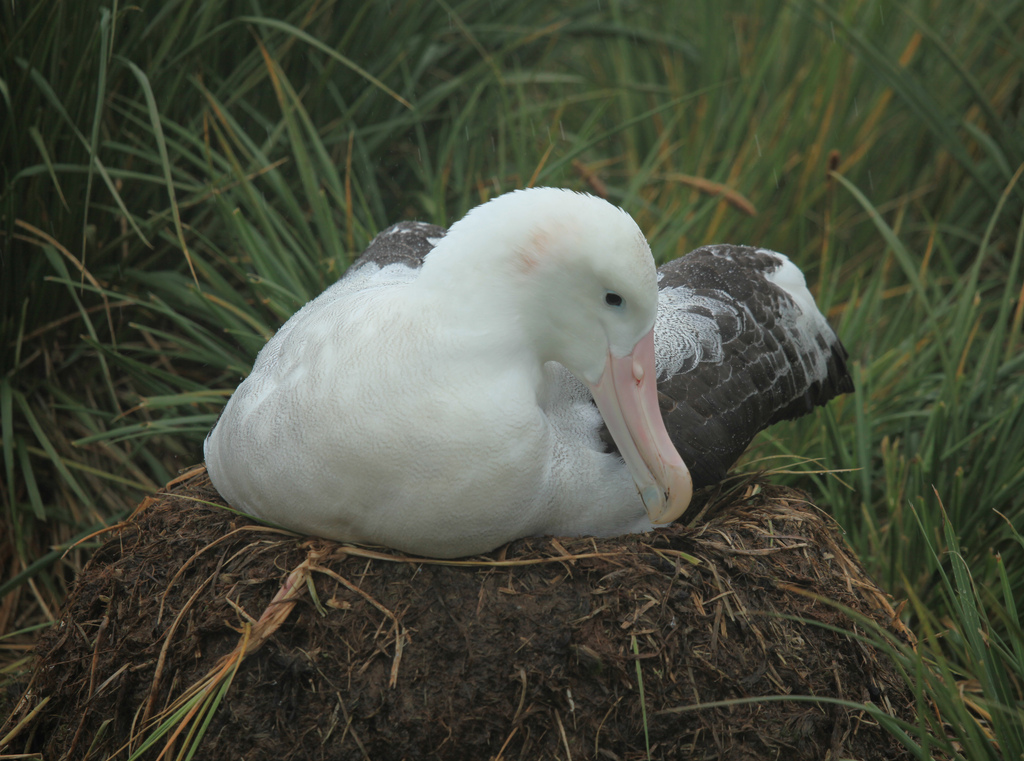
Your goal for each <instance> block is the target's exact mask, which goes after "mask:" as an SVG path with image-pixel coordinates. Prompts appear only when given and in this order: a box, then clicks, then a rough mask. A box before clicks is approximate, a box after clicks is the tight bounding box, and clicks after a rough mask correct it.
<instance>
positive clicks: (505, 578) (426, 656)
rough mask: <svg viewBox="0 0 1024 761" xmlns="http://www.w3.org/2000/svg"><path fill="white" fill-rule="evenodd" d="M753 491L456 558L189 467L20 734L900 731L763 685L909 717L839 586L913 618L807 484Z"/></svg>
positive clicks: (120, 743)
mask: <svg viewBox="0 0 1024 761" xmlns="http://www.w3.org/2000/svg"><path fill="white" fill-rule="evenodd" d="M736 491H737V490H734V493H733V494H732V495H731V496H729V497H728V498H719V499H718V500H717V501H714V500H713V502H712V505H711V509H710V510H709V511H708V513H707V515H709V516H710V517H709V518H706V521H705V522H703V523H701V525H700V526H698V527H695V528H687V527H682V526H673V527H670V528H667V529H661V530H658V531H656V532H654V533H652V534H649V535H641V536H629V537H621V538H616V539H598V540H595V539H590V538H584V539H564V538H563V539H553V538H550V537H542V538H534V539H527V540H522V541H518V542H514V543H513V544H511V545H508V546H507V547H504V548H502V549H500V550H497V551H495V552H493V553H491V554H489V555H487V556H483V557H479V558H475V559H472V560H468V561H462V562H458V561H455V562H452V561H447V562H439V561H428V560H423V559H420V558H410V557H406V556H402V555H400V554H399V553H395V552H390V551H387V550H380V551H371V550H367V549H366V548H357V547H351V546H346V545H343V544H338V543H335V542H330V541H326V540H321V539H309V538H299V537H296V536H294V535H292V534H289V533H287V532H283V531H278V530H275V529H271V528H268V527H264V526H258V525H256V524H254V523H252V522H251V521H249V520H248V519H246V518H244V517H242V516H239V515H237V514H234V513H232V512H230V511H227V510H223V509H220V508H219V507H217V506H216V505H217V504H223V503H222V502H221V501H220V499H219V497H218V495H217V493H216V491H215V490H214V489H213V487H212V486H211V485H210V482H209V479H208V478H207V477H206V474H205V471H202V470H201V469H200V470H198V471H194V472H192V473H190V474H186V476H183V477H182V478H179V479H177V480H176V481H175V482H172V484H170V485H169V486H168V489H167V493H164V494H161V495H160V496H159V497H158V498H149V499H147V500H146V501H145V502H144V503H143V504H142V505H141V506H140V508H139V510H137V511H136V513H135V515H133V516H132V518H131V519H130V520H129V521H127V522H126V523H125V524H124V525H123V526H122V527H121V528H120V530H119V531H118V532H117V533H116V534H115V535H113V536H112V538H110V539H109V540H108V541H107V542H106V544H105V545H104V546H103V547H102V549H100V550H99V551H98V552H97V553H96V554H95V556H94V557H93V559H92V560H91V561H90V564H89V566H88V567H87V568H86V570H85V572H84V573H83V574H82V576H81V578H80V579H79V580H78V582H77V584H76V588H75V590H74V592H73V593H72V595H71V597H70V598H69V600H68V602H67V605H66V606H65V609H64V611H63V613H62V616H61V618H60V621H59V622H58V624H57V625H56V626H54V627H53V629H52V630H51V631H50V632H48V634H47V635H46V636H45V638H44V639H43V641H42V643H41V645H40V647H39V649H38V658H37V665H36V667H35V669H34V671H33V674H32V676H31V681H30V683H29V684H28V685H27V688H26V689H25V692H24V694H23V696H22V697H21V699H20V701H18V703H17V706H16V708H15V711H14V713H13V714H12V716H11V717H9V718H8V719H7V722H6V726H5V727H4V728H3V730H0V737H3V736H4V735H8V734H9V733H10V732H11V730H12V729H13V730H14V731H15V734H14V736H13V738H12V739H11V740H10V742H9V743H8V747H7V748H6V750H5V752H7V753H11V752H16V753H17V752H22V753H42V754H43V757H45V758H47V759H60V758H68V759H80V758H97V759H99V758H106V757H108V756H111V755H114V754H116V757H118V758H127V757H128V756H129V755H130V753H131V752H133V751H136V750H138V749H139V748H140V747H142V746H143V744H144V742H145V741H146V738H147V737H150V738H153V737H154V736H155V735H156V734H159V733H158V732H155V730H156V729H157V728H158V727H160V726H163V727H164V729H165V730H166V731H165V732H164V734H163V735H162V736H160V737H159V739H158V740H157V741H155V742H154V743H153V744H152V746H151V747H150V748H149V750H147V751H145V752H144V753H143V756H142V757H145V758H156V757H157V756H158V755H159V754H160V753H161V751H165V750H166V751H167V752H166V753H165V754H164V756H163V757H164V758H175V757H178V754H179V753H183V752H186V751H187V750H188V749H189V748H191V747H192V745H193V744H194V743H195V737H196V733H197V730H198V729H199V728H200V727H201V726H202V725H203V723H204V722H208V724H207V726H206V727H205V735H204V736H203V737H202V740H201V743H200V744H199V745H198V751H197V752H196V756H195V757H196V758H225V759H227V758H230V759H276V760H280V761H284V760H285V759H306V758H311V759H321V758H322V759H367V758H368V759H373V761H380V760H387V759H418V758H441V759H449V758H450V759H497V758H500V759H531V760H532V759H548V758H562V759H568V758H572V759H586V758H606V759H623V760H625V759H642V758H648V744H649V754H650V756H649V757H650V758H654V759H661V758H664V759H676V758H678V759H705V758H729V759H766V758H769V759H770V758H781V759H805V758H806V759H815V760H817V759H822V758H839V757H853V758H858V759H865V760H867V759H894V758H901V757H904V755H905V754H904V751H903V750H902V748H901V747H900V746H899V745H898V744H897V743H896V742H895V741H894V740H893V739H892V738H891V736H890V735H889V734H888V733H887V732H885V731H884V730H883V729H882V728H881V727H880V726H879V725H878V724H877V722H876V721H875V719H874V718H872V716H871V714H870V712H868V711H865V710H863V709H861V708H851V707H847V706H841V705H838V704H836V703H834V702H819V701H798V700H778V699H775V700H770V701H762V700H753V701H750V700H744V699H750V698H757V697H760V696H780V695H782V696H785V695H793V696H817V697H820V698H838V699H842V700H846V701H853V702H855V703H860V704H863V705H873V706H875V707H876V708H877V709H880V710H882V711H884V712H886V713H888V714H889V715H891V716H896V717H900V718H904V719H911V718H912V698H911V696H910V694H909V693H908V692H907V690H906V688H905V687H904V684H903V682H902V680H901V679H900V677H899V675H898V674H897V673H896V672H895V671H894V669H893V668H892V666H891V665H890V663H889V661H888V659H887V658H886V656H885V655H884V654H881V653H879V652H877V651H876V650H875V649H874V648H872V647H871V646H870V645H867V644H864V642H863V641H862V640H861V639H860V638H859V637H858V636H856V635H857V633H858V632H862V629H861V628H860V627H859V626H858V625H857V624H856V623H855V622H854V621H853V620H852V619H851V618H849V617H848V616H846V615H845V614H844V613H842V612H840V611H839V610H838V609H837V608H836V607H834V606H832V605H830V604H828V603H827V602H825V601H823V600H831V601H835V602H838V603H840V604H841V605H843V606H846V607H848V608H850V609H852V610H855V611H857V612H858V613H860V614H861V615H863V616H866V617H870V618H873V619H874V620H875V621H877V622H878V623H879V624H880V625H881V626H882V627H883V628H884V629H887V630H888V631H889V632H891V633H893V634H894V635H896V636H898V637H901V638H903V639H904V640H907V639H908V638H909V637H910V636H911V635H910V633H909V632H908V631H906V630H905V629H904V628H903V627H902V625H901V624H900V623H899V622H898V620H897V619H896V617H895V615H894V613H893V609H892V607H891V606H890V604H889V601H888V599H887V598H886V596H885V595H884V593H882V592H881V591H880V590H879V589H878V588H877V587H876V586H875V584H874V583H873V582H872V581H871V580H870V579H869V578H868V577H867V575H866V574H865V573H864V571H863V569H862V568H861V567H860V565H859V563H858V562H857V561H856V560H855V559H854V558H853V557H852V556H851V554H850V552H849V551H848V550H847V549H846V548H845V546H844V545H843V543H842V541H841V539H840V538H839V536H838V534H837V531H836V529H835V527H834V525H833V524H832V523H831V521H830V520H829V519H828V518H827V517H825V516H823V515H822V514H821V513H820V512H819V511H818V510H816V509H815V508H814V507H813V506H812V505H810V504H809V503H808V501H807V498H806V496H805V495H803V494H801V493H800V492H797V491H794V490H792V489H787V488H782V487H775V486H769V485H763V484H760V485H759V484H747V485H745V486H744V487H743V488H741V489H739V490H738V493H736ZM204 503H208V504H204ZM807 593H812V595H808V594H807ZM819 598H822V599H819ZM796 619H805V620H806V621H800V620H796ZM808 622H811V623H808ZM813 622H817V624H815V623H813ZM820 624H825V625H826V626H821V625H820ZM735 699H740V702H735V703H732V704H729V705H725V706H717V707H710V708H694V706H696V705H698V704H707V703H713V702H715V701H723V700H724V701H729V700H735ZM176 701H177V702H176ZM218 701H219V704H218ZM168 745H169V747H165V746H168Z"/></svg>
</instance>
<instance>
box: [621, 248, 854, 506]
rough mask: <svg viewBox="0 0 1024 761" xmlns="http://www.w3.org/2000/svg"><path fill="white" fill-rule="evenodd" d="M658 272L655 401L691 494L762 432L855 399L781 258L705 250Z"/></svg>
mask: <svg viewBox="0 0 1024 761" xmlns="http://www.w3.org/2000/svg"><path fill="white" fill-rule="evenodd" d="M658 272H659V288H660V292H659V307H658V319H657V323H656V325H655V344H656V352H657V367H658V390H659V398H660V401H661V404H662V414H663V417H664V420H665V425H666V427H667V428H668V432H669V435H670V436H671V438H672V441H673V442H674V443H675V445H676V447H677V449H678V450H679V454H680V455H681V456H682V458H683V460H684V461H685V462H686V463H687V465H688V467H689V468H690V471H691V474H692V476H693V480H694V486H697V487H699V486H707V485H710V484H714V483H718V482H719V481H721V480H722V479H723V478H724V477H725V475H726V473H727V472H728V470H729V468H730V467H732V465H733V464H734V463H735V462H736V460H737V459H739V457H740V455H741V454H743V451H744V450H745V449H746V448H747V446H748V445H749V444H750V442H751V441H752V440H753V438H754V436H755V435H756V434H757V433H758V432H759V431H761V430H762V429H764V428H767V427H768V426H770V425H772V424H773V423H776V422H778V421H780V420H787V419H790V418H795V417H799V416H801V415H805V414H807V413H808V412H810V411H811V410H812V409H814V407H815V406H817V405H821V404H825V403H826V402H827V401H828V400H829V399H832V398H833V397H835V396H837V395H839V394H842V393H846V392H849V391H852V390H853V381H852V379H851V378H850V374H849V372H848V370H847V367H846V357H847V354H846V350H845V349H844V348H843V345H842V344H841V343H840V341H839V339H838V338H837V337H836V334H835V332H834V331H833V330H832V328H831V327H830V326H829V324H828V322H827V321H826V320H825V318H824V316H823V315H822V314H821V313H820V312H819V311H818V309H817V307H816V306H815V305H814V303H813V299H812V298H811V296H810V293H809V292H807V290H806V288H805V287H804V285H803V275H802V274H801V273H800V271H799V270H798V269H796V267H795V265H793V264H792V263H791V262H789V260H788V259H786V258H785V257H784V256H782V255H780V254H776V253H774V252H771V251H767V250H765V249H757V248H752V247H748V246H706V247H704V248H700V249H697V250H696V251H693V252H692V253H690V254H688V255H687V256H684V257H682V258H680V259H677V260H675V261H672V262H669V263H668V264H665V265H663V266H662V267H661V268H660V269H659V270H658ZM604 439H605V441H606V442H610V441H611V437H610V436H608V435H604Z"/></svg>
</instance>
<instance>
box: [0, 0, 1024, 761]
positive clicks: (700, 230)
mask: <svg viewBox="0 0 1024 761" xmlns="http://www.w3.org/2000/svg"><path fill="white" fill-rule="evenodd" d="M1022 29H1024V11H1022V9H1021V7H1020V4H1019V3H1016V2H990V3H962V2H954V0H913V1H912V2H908V3H898V4H897V3H892V2H888V0H862V1H860V2H853V3H845V4H833V3H827V2H815V1H814V0H791V1H790V2H783V1H782V0H778V1H773V0H760V1H759V2H757V3H754V4H750V3H738V2H735V3H725V4H717V5H711V4H707V5H705V4H696V3H685V4H684V3H677V4H666V5H664V6H663V7H662V6H643V5H633V4H629V3H624V2H601V3H591V4H576V3H573V4H564V7H559V6H557V5H555V6H552V4H550V3H540V2H533V0H528V1H527V2H524V3H516V4H504V5H502V4H477V3H471V2H465V3H437V4H426V3H416V2H412V1H411V0H406V1H405V2H403V1H401V0H393V1H392V2H390V3H367V4H363V5H362V6H361V7H359V8H358V9H355V8H349V7H348V6H347V5H346V4H342V3H338V2H331V1H330V0H327V1H320V2H314V1H313V0H303V1H301V2H297V3H286V4H278V3H273V2H271V3H262V4H260V5H259V10H256V6H252V5H248V4H241V3H234V2H230V1H229V0H214V1H213V2H206V3H203V4H202V5H201V7H198V6H197V7H193V6H192V5H190V4H187V3H180V4H176V3H166V4H159V5H157V4H143V5H141V6H126V5H124V4H121V3H117V2H109V3H102V2H80V3H36V4H23V3H15V4H11V3H5V4H3V5H2V6H0V109H2V110H3V111H4V113H3V116H2V118H0V268H2V278H0V299H2V301H3V310H2V317H0V320H2V321H0V428H2V436H3V452H2V459H3V471H2V472H3V478H2V481H3V488H2V489H0V492H2V496H0V499H2V508H3V517H2V518H0V536H2V539H0V565H2V567H3V568H4V575H3V581H2V582H0V600H2V603H0V631H2V632H13V633H14V634H13V635H12V636H7V637H5V638H4V639H2V640H0V653H2V654H3V659H4V663H5V664H16V663H20V662H21V661H20V660H19V659H20V658H21V657H23V654H24V647H25V646H26V644H27V643H28V642H29V641H30V639H31V637H32V636H33V633H32V632H31V631H29V630H30V629H32V628H33V627H34V626H35V625H37V624H38V623H40V622H43V621H46V620H52V619H53V615H54V612H55V611H56V609H57V608H58V607H59V605H60V602H61V600H62V598H63V596H64V594H65V585H66V583H67V581H68V580H69V579H70V577H71V575H72V574H73V573H74V572H75V571H76V570H77V569H78V568H80V567H81V564H82V563H83V562H84V560H85V558H86V557H87V555H88V551H89V546H88V545H79V546H78V547H77V548H76V549H74V550H72V551H71V552H70V553H68V554H66V555H65V554H64V552H65V550H66V549H67V548H69V547H71V546H72V545H73V544H74V542H75V541H76V540H77V539H79V538H81V537H85V536H88V535H89V534H90V533H91V532H93V531H94V530H96V529H97V528H99V527H101V526H103V525H107V524H110V523H111V522H113V521H115V520H117V519H118V518H120V517H122V516H123V515H125V514H126V511H127V510H129V509H130V508H131V507H132V506H134V504H135V503H136V502H137V501H138V499H139V498H140V497H141V496H142V495H144V494H145V493H147V492H150V491H152V490H153V489H154V488H155V487H156V485H157V484H160V483H163V482H165V481H167V480H169V479H170V478H171V477H172V476H173V474H174V473H175V472H176V471H177V470H178V469H180V468H182V467H185V466H187V465H190V464H192V463H194V462H197V461H198V460H199V459H201V450H200V442H201V440H202V437H203V435H204V434H205V432H206V431H207V430H208V429H209V427H210V426H211V425H212V423H213V421H214V420H215V418H216V415H217V413H218V410H219V408H220V406H221V405H222V404H223V402H224V401H225V400H226V398H227V396H228V394H229V393H230V391H231V389H232V388H233V387H234V386H235V385H236V383H237V381H238V379H239V378H240V377H242V376H244V374H245V373H246V372H247V371H248V368H249V366H250V363H251V361H252V359H253V357H254V356H255V353H256V352H257V351H258V349H259V348H260V346H262V344H263V343H264V341H265V340H266V339H267V337H268V336H270V335H271V334H272V333H273V331H274V330H275V329H276V327H277V326H278V325H279V324H280V323H281V322H282V321H283V320H284V319H286V318H287V316H288V315H290V314H291V313H292V312H293V311H295V309H297V308H298V307H299V306H300V305H301V304H302V303H304V302H305V301H306V300H308V299H309V298H310V297H312V296H313V295H315V294H316V293H318V292H319V291H321V290H322V289H323V288H324V287H325V286H326V285H327V284H328V283H330V282H331V281H332V280H334V279H335V278H337V277H338V276H339V275H340V274H341V273H342V272H343V271H344V269H345V267H346V266H347V263H348V262H349V261H351V259H352V258H353V257H354V256H355V255H356V254H358V252H359V251H361V249H362V247H363V246H365V244H366V243H367V242H368V241H369V240H370V238H371V237H372V236H373V235H374V233H375V232H377V231H378V230H380V229H382V228H383V227H384V226H385V225H387V224H389V223H391V222H393V221H395V220H397V219H401V218H408V217H415V218H419V219H424V220H427V221H431V222H435V223H439V224H448V223H450V222H452V221H453V220H455V219H457V218H458V217H459V216H460V215H461V214H462V213H463V212H464V211H465V210H466V209H468V208H469V207H471V206H473V205H475V204H476V203H478V202H479V201H481V200H484V199H486V198H488V197H491V196H493V195H496V194H498V193H500V192H502V191H505V190H509V189H512V188H515V187H521V186H524V185H527V184H538V185H539V184H551V185H564V186H570V187H575V188H579V189H587V190H591V191H592V192H598V193H600V194H602V195H606V196H607V197H608V198H610V200H612V201H614V202H616V203H619V204H621V205H623V206H624V207H625V208H626V209H627V210H629V211H630V212H631V213H633V214H634V216H635V217H636V218H637V220H638V222H639V223H640V225H641V227H642V228H643V229H644V230H645V231H646V232H647V233H648V237H649V238H650V240H651V243H652V248H653V249H654V251H655V254H656V256H657V257H658V258H659V259H661V260H666V259H669V258H671V257H674V256H677V255H679V254H682V253H685V252H686V251H688V250H690V249H692V248H694V247H696V246H698V245H700V244H703V243H708V242H713V241H727V242H735V243H756V244H758V245H763V246H767V247H770V248H774V249H776V250H779V251H782V252H784V253H787V254H789V255H790V256H791V257H792V258H794V260H796V261H797V262H798V263H799V264H800V265H801V266H802V267H803V268H804V270H805V272H807V274H808V279H809V281H810V282H811V283H812V286H813V288H814V289H815V291H816V295H817V297H818V299H819V303H821V304H822V306H823V308H824V309H825V310H826V311H827V312H828V313H829V315H830V316H831V317H832V319H833V321H834V322H835V324H836V325H837V328H838V330H839V333H840V335H841V336H842V338H843V340H844V341H845V343H846V344H847V346H848V348H849V349H850V351H851V354H852V358H853V368H854V373H855V380H856V382H857V391H856V393H855V394H853V395H851V396H849V397H847V398H845V399H842V400H839V401H837V402H835V403H833V404H832V405H831V406H830V407H829V408H827V409H825V410H823V411H822V412H820V413H819V414H816V415H814V416H812V417H809V418H807V419H804V420H801V421H795V422H794V423H792V424H788V425H785V426H779V427H776V428H775V429H773V430H772V431H770V432H767V433H766V434H765V435H763V436H762V437H761V439H760V440H759V443H758V445H757V446H756V448H755V451H754V452H753V453H752V454H751V458H759V457H765V456H768V457H771V456H775V455H780V454H784V455H791V456H793V457H794V463H796V464H795V465H794V466H793V468H792V469H794V470H803V471H805V473H804V474H803V475H791V476H787V478H788V479H789V480H790V481H793V482H797V483H800V484H802V485H804V486H808V485H810V487H809V488H813V489H814V490H815V491H816V492H817V493H818V494H821V495H823V497H824V499H823V501H824V502H826V503H827V504H828V505H829V507H830V508H831V509H832V511H833V513H834V514H835V515H836V516H837V518H838V519H839V521H840V523H841V525H843V526H844V528H845V529H846V531H847V537H848V539H849V541H850V543H851V544H852V545H853V546H854V547H855V548H856V549H857V550H858V552H859V553H860V555H861V556H862V558H863V559H864V560H865V562H866V564H867V565H868V567H869V569H870V570H871V571H872V573H874V574H875V575H876V577H877V578H878V579H879V580H880V581H881V582H882V583H883V585H884V586H886V587H888V588H889V589H892V590H893V592H894V594H896V595H897V596H898V597H901V598H907V599H909V600H910V604H909V605H908V608H907V609H906V614H907V615H908V616H909V617H910V619H911V621H912V623H913V624H914V626H915V627H917V628H922V629H923V631H922V635H923V636H922V647H921V649H920V652H919V653H918V654H917V655H915V656H912V657H913V658H917V659H918V660H917V661H916V665H915V666H914V668H910V667H908V674H914V675H916V676H915V678H918V679H920V680H921V682H920V683H921V684H926V685H930V686H928V687H927V688H922V690H923V691H922V709H923V708H924V705H925V704H926V703H927V702H928V701H932V703H934V704H935V705H937V706H938V710H939V715H940V716H941V717H942V720H941V721H942V722H945V724H943V725H942V726H944V727H945V728H946V730H947V731H948V732H950V733H951V735H952V736H955V737H956V738H957V742H958V743H959V745H957V746H953V745H947V746H944V749H943V752H944V753H945V754H946V755H951V756H954V755H956V754H958V753H960V754H964V755H966V756H969V757H971V758H983V757H993V758H998V757H999V756H1000V754H1002V755H1003V757H1006V758H1011V757H1014V756H1013V754H1012V753H1011V752H1010V751H1011V750H1013V749H1014V748H1016V749H1019V748H1020V738H1019V737H1018V736H1017V733H1016V732H1015V731H1014V730H1013V726H1014V721H1015V720H1016V721H1017V722H1018V723H1017V726H1019V719H1020V710H1021V708H1020V701H1021V700H1022V697H1024V696H1022V691H1021V686H1020V685H1021V683H1022V679H1024V639H1022V637H1021V629H1020V619H1019V616H1018V609H1019V607H1020V600H1021V595H1022V589H1024V553H1022V552H1021V546H1020V544H1021V539H1020V537H1021V533H1022V532H1024V498H1022V497H1021V490H1022V486H1024V411H1022V410H1024V359H1022V357H1024V352H1022V348H1024V340H1022V323H1024V298H1022V296H1024V276H1022V257H1024V253H1022V251H1024V184H1022V181H1021V173H1022V169H1021V168H1022V166H1024V137H1022V134H1024V132H1022V130H1021V109H1020V102H1021V87H1022V84H1021V75H1020V72H1021V70H1022V63H1024V38H1022V32H1021V30H1022ZM806 458H809V459H810V460H813V462H811V463H809V464H806V465H800V464H799V463H800V462H802V461H803V460H804V459H806ZM822 466H825V467H826V468H828V469H834V470H843V469H850V472H847V473H838V474H835V475H827V474H822V473H818V472H814V471H819V470H821V469H822ZM979 631H980V632H983V635H978V634H977V633H978V632H979ZM18 632H22V633H21V634H18ZM978 636H981V637H982V638H981V639H980V640H978V639H977V637H978ZM907 657H911V656H907ZM993 669H995V671H996V672H998V673H992V670H993ZM14 670H15V671H16V668H15V669H14ZM5 673H7V672H6V671H5ZM999 674H1001V676H999ZM8 678H10V677H7V676H4V677H0V679H8ZM929 680H931V681H929ZM958 683H959V684H960V685H961V686H962V687H963V690H962V694H960V693H958V692H957V684H958ZM924 713H925V711H924V710H922V715H924ZM925 752H926V751H925V750H922V753H925ZM975 754H977V755H975Z"/></svg>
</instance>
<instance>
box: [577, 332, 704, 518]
mask: <svg viewBox="0 0 1024 761" xmlns="http://www.w3.org/2000/svg"><path fill="white" fill-rule="evenodd" d="M656 375H657V374H656V372H655V370H654V330H653V329H652V330H651V331H650V332H649V333H648V334H647V335H645V336H644V337H643V338H641V339H640V340H639V341H637V344H636V346H634V347H633V351H631V352H630V353H629V354H627V355H626V356H625V357H616V356H615V355H614V354H612V353H611V352H609V353H608V364H607V365H606V366H605V370H604V373H603V374H602V375H601V380H599V381H598V382H597V383H596V384H593V385H591V386H590V392H591V393H592V394H593V395H594V401H595V402H597V409H598V410H600V412H601V416H602V417H603V418H604V422H605V425H607V426H608V430H609V431H610V432H611V434H612V438H613V439H615V443H616V444H617V445H618V447H619V453H620V454H621V455H622V459H624V460H625V461H626V467H628V468H629V472H630V474H631V475H632V476H633V481H634V482H635V483H636V488H637V491H639V492H640V498H641V499H642V500H643V502H644V506H645V507H646V508H647V516H648V517H649V518H650V519H651V522H652V523H671V522H672V521H674V520H675V519H676V518H678V517H679V516H680V515H682V514H683V512H684V511H685V510H686V508H687V506H688V505H689V504H690V499H691V498H692V497H693V480H692V479H691V478H690V470H689V468H687V467H686V464H685V463H684V462H683V459H682V458H681V457H680V456H679V453H678V452H677V451H676V448H675V445H674V444H673V443H672V440H671V439H670V438H669V437H668V431H666V430H665V423H664V421H663V420H662V419H661V410H660V409H659V408H658V387H657V377H656Z"/></svg>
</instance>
